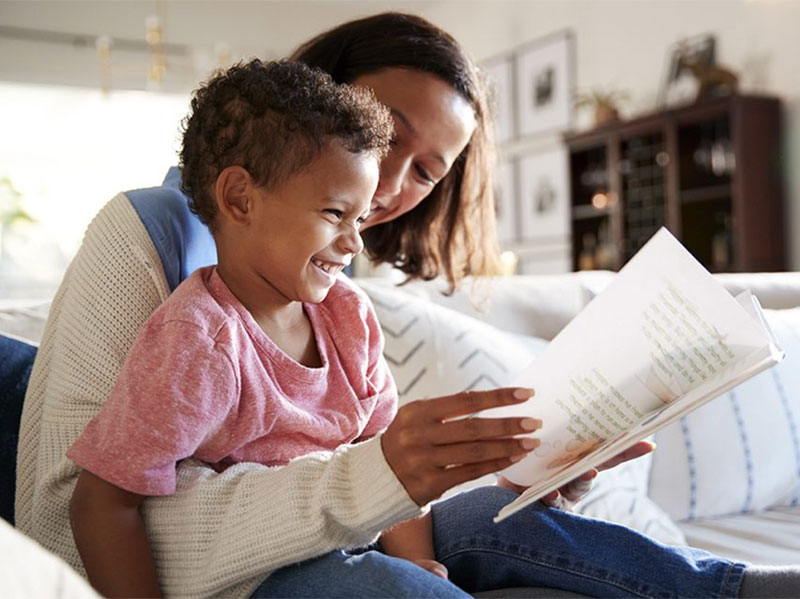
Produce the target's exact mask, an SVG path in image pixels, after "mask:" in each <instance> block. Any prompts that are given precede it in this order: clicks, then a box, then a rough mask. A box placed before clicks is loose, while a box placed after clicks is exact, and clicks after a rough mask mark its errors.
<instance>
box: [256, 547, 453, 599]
mask: <svg viewBox="0 0 800 599" xmlns="http://www.w3.org/2000/svg"><path fill="white" fill-rule="evenodd" d="M250 596H251V597H253V598H257V599H268V598H272V597H286V598H292V599H294V598H299V597H308V598H312V597H330V598H331V599H367V598H371V597H396V598H402V599H405V598H412V597H420V598H427V597H431V598H433V597H443V598H446V599H447V598H453V599H464V598H465V597H469V595H467V594H466V593H465V592H464V591H462V590H461V589H459V588H458V587H456V586H455V585H454V584H451V583H450V582H448V581H446V580H444V579H442V578H439V577H438V576H435V575H433V574H431V573H430V572H428V571H427V570H424V569H422V568H420V567H418V566H416V565H414V564H412V563H411V562H409V561H406V560H403V559H399V558H396V557H390V556H388V555H385V554H383V553H381V552H379V551H365V552H363V553H359V554H355V553H350V552H347V551H332V552H330V553H327V554H325V555H323V556H321V557H318V558H315V559H311V560H307V561H305V562H301V563H299V564H293V565H291V566H286V567H284V568H281V569H280V570H277V571H275V572H273V573H272V574H271V575H270V576H269V578H267V579H266V580H265V581H264V582H262V583H261V585H260V586H259V587H258V588H257V589H256V590H255V591H254V592H253V594H252V595H250Z"/></svg>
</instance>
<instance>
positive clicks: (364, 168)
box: [240, 142, 378, 303]
mask: <svg viewBox="0 0 800 599" xmlns="http://www.w3.org/2000/svg"><path fill="white" fill-rule="evenodd" d="M377 186H378V161H377V160H376V158H375V157H374V156H373V155H371V154H368V153H364V152H362V153H359V154H354V153H352V152H349V151H348V150H346V149H345V148H344V147H342V145H341V144H340V143H338V142H333V143H330V144H328V145H327V146H326V147H325V148H324V149H323V151H322V153H321V154H320V156H319V157H318V158H317V159H316V160H315V161H314V162H313V163H312V164H311V165H309V166H308V167H306V168H305V169H303V170H302V171H300V172H299V173H296V174H295V175H293V176H291V177H290V178H289V179H288V180H287V181H286V182H285V183H284V184H283V185H281V186H280V187H279V188H277V189H274V190H270V191H267V190H260V192H259V193H260V196H261V197H259V198H257V200H256V202H255V205H254V207H253V208H254V214H253V219H252V221H251V225H250V226H249V227H248V229H247V232H246V235H245V237H243V238H242V239H241V240H240V243H243V244H247V246H248V247H247V248H245V249H246V251H245V252H243V253H242V254H243V260H245V261H246V262H247V264H246V267H247V268H248V270H250V275H251V280H253V281H256V282H259V281H260V282H261V283H263V284H265V287H266V289H264V290H263V291H266V292H267V293H270V294H272V295H273V296H274V297H275V298H276V299H278V301H281V300H289V301H304V302H312V303H316V302H321V301H322V300H324V299H325V296H326V295H327V294H328V291H329V290H330V288H331V287H332V286H333V284H334V281H335V280H336V275H337V274H338V273H339V272H340V271H341V270H342V269H343V268H344V267H345V266H347V265H348V264H350V261H351V260H352V259H353V256H355V255H356V254H358V253H359V252H360V251H361V250H362V249H363V248H364V244H363V243H362V241H361V236H360V234H359V231H358V229H359V228H360V225H361V223H362V221H363V220H364V218H365V217H366V216H367V213H368V211H369V205H370V201H371V199H372V195H373V194H374V193H375V189H376V188H377ZM257 284H258V283H257ZM273 292H274V293H273Z"/></svg>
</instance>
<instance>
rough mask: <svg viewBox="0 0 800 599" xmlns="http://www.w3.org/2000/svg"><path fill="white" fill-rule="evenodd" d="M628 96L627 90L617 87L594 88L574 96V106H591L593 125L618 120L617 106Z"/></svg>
mask: <svg viewBox="0 0 800 599" xmlns="http://www.w3.org/2000/svg"><path fill="white" fill-rule="evenodd" d="M629 98H630V95H629V94H628V92H626V91H623V90H618V89H603V88H599V87H598V88H595V89H593V90H592V91H590V92H586V93H579V94H577V95H576V96H575V108H577V109H580V108H591V109H592V111H593V113H594V126H595V127H599V126H601V125H605V124H606V123H613V122H616V121H618V120H619V106H620V104H621V103H622V102H625V101H627V100H628V99H629Z"/></svg>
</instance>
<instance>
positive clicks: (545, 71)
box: [516, 31, 575, 136]
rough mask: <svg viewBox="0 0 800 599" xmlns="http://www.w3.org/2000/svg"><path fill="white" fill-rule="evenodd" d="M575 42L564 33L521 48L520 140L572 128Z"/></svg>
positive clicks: (518, 63)
mask: <svg viewBox="0 0 800 599" xmlns="http://www.w3.org/2000/svg"><path fill="white" fill-rule="evenodd" d="M574 46H575V38H574V36H573V34H572V32H570V31H562V32H558V33H555V34H552V35H549V36H547V37H544V38H541V39H539V40H536V41H534V42H531V43H530V44H527V45H526V46H524V47H523V48H521V49H520V50H519V51H518V53H517V59H516V67H517V74H516V98H517V112H518V122H519V132H520V135H521V136H529V135H535V134H538V133H544V132H547V131H563V130H566V129H568V128H569V127H570V125H571V124H572V106H573V102H572V97H573V95H572V94H573V89H574V77H575V68H574V62H575V61H574Z"/></svg>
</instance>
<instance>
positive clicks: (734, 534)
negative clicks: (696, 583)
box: [678, 506, 800, 565]
mask: <svg viewBox="0 0 800 599" xmlns="http://www.w3.org/2000/svg"><path fill="white" fill-rule="evenodd" d="M678 526H679V527H680V529H681V531H682V532H683V534H684V535H685V536H686V540H687V542H688V543H689V544H690V545H691V546H692V547H698V548H700V549H705V550H707V551H711V552H712V553H716V554H719V555H722V556H724V557H727V558H729V559H734V560H743V561H749V562H752V563H755V564H773V565H778V564H793V565H796V564H797V562H798V556H800V506H795V507H776V508H772V509H770V510H767V511H765V512H761V513H759V514H741V515H736V516H726V517H724V518H705V519H701V520H694V521H692V522H681V523H679V524H678Z"/></svg>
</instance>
